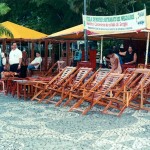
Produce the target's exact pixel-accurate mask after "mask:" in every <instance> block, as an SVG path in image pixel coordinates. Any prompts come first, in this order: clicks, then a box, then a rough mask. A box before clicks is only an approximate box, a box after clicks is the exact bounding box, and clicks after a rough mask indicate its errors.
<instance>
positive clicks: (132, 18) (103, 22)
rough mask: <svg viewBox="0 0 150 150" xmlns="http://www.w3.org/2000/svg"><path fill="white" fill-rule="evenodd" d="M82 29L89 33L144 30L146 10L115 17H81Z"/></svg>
mask: <svg viewBox="0 0 150 150" xmlns="http://www.w3.org/2000/svg"><path fill="white" fill-rule="evenodd" d="M83 24H84V29H87V30H89V31H91V30H93V31H104V30H105V31H125V30H141V29H145V28H146V9H144V10H141V11H138V12H134V13H129V14H124V15H116V16H88V15H83Z"/></svg>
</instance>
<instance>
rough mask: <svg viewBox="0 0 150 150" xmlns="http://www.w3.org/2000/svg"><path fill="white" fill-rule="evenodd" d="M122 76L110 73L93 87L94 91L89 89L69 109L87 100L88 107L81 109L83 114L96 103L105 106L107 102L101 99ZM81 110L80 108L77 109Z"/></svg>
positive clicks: (75, 107)
mask: <svg viewBox="0 0 150 150" xmlns="http://www.w3.org/2000/svg"><path fill="white" fill-rule="evenodd" d="M123 77H124V74H116V73H110V74H109V75H108V76H107V77H106V79H105V81H104V82H103V83H102V84H101V85H100V86H99V87H97V89H94V91H92V90H90V91H89V92H88V93H87V94H86V95H84V96H83V97H82V98H81V99H80V100H79V101H78V102H77V103H75V104H74V105H73V106H72V108H71V109H70V110H73V109H76V110H77V108H78V107H79V106H80V105H81V104H82V103H83V102H84V101H88V102H89V103H90V105H89V107H87V108H86V109H85V110H83V111H82V114H83V115H85V114H86V113H87V112H88V111H89V110H90V109H92V108H93V107H94V106H95V105H96V104H99V105H102V106H106V105H107V103H105V101H103V100H102V99H103V98H104V97H105V96H106V95H109V94H111V93H110V91H111V89H112V88H114V86H116V85H117V84H118V83H119V81H120V80H121V79H122V78H123ZM79 111H81V110H79Z"/></svg>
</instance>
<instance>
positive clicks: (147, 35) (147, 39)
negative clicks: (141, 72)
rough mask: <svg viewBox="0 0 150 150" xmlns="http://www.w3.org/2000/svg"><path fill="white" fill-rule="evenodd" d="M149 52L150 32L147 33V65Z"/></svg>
mask: <svg viewBox="0 0 150 150" xmlns="http://www.w3.org/2000/svg"><path fill="white" fill-rule="evenodd" d="M148 51H149V32H148V33H147V43H146V57H145V65H147V63H148Z"/></svg>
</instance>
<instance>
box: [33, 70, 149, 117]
mask: <svg viewBox="0 0 150 150" xmlns="http://www.w3.org/2000/svg"><path fill="white" fill-rule="evenodd" d="M91 73H92V68H84V67H82V68H79V69H77V68H75V67H66V68H64V69H63V70H62V71H60V72H59V73H58V74H57V75H56V76H55V77H53V78H52V80H50V81H49V82H43V81H37V84H36V85H35V89H36V90H35V95H34V96H33V97H32V99H31V100H38V102H42V101H46V103H49V102H50V103H54V104H55V106H59V105H60V104H62V102H64V100H65V99H67V100H66V101H65V103H64V106H69V104H70V102H71V101H72V102H73V100H75V103H74V104H73V105H72V106H71V108H70V109H69V111H73V110H76V111H78V110H79V111H81V112H82V114H83V115H85V114H87V113H88V112H89V111H90V110H91V109H92V108H93V107H94V106H95V105H100V106H102V107H103V110H102V113H103V114H114V115H117V116H121V115H122V114H123V113H124V111H125V110H126V109H127V108H128V107H130V108H133V109H136V110H139V109H141V110H147V111H149V110H150V108H149V107H147V105H149V104H150V102H149V100H148V98H149V97H150V69H146V68H128V69H126V70H125V71H124V72H123V73H122V74H117V73H113V72H112V71H111V70H108V69H101V68H100V69H98V70H97V71H96V72H95V73H93V75H91V77H90V78H88V79H87V77H88V76H89V75H90V74H91ZM56 95H60V96H61V97H60V99H59V100H58V101H55V100H53V98H54V96H56ZM85 102H86V103H88V107H86V108H83V107H82V109H80V107H81V105H82V104H83V103H85ZM114 110H116V111H118V113H116V112H115V113H114V112H113V111H114Z"/></svg>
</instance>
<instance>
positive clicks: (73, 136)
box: [0, 95, 150, 150]
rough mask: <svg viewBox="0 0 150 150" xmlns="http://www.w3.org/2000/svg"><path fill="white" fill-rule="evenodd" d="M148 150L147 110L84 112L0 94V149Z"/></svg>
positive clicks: (148, 117) (148, 119) (149, 137)
mask: <svg viewBox="0 0 150 150" xmlns="http://www.w3.org/2000/svg"><path fill="white" fill-rule="evenodd" d="M84 149H85V150H150V113H147V112H145V111H134V110H131V109H128V110H127V111H126V113H125V114H124V115H123V116H122V117H121V118H117V117H115V116H112V115H102V114H100V113H99V109H98V108H96V107H95V108H94V109H93V111H92V112H90V113H89V114H88V115H86V116H81V115H80V113H78V112H68V108H64V107H54V105H53V104H44V103H43V104H38V103H37V102H31V101H23V100H20V101H19V100H17V99H16V98H12V97H11V96H3V95H0V150H84Z"/></svg>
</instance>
